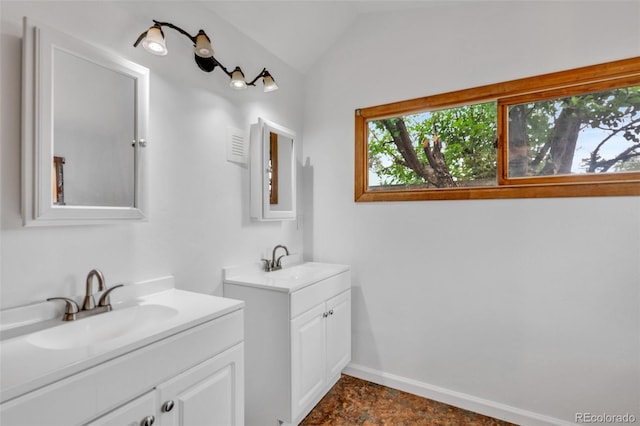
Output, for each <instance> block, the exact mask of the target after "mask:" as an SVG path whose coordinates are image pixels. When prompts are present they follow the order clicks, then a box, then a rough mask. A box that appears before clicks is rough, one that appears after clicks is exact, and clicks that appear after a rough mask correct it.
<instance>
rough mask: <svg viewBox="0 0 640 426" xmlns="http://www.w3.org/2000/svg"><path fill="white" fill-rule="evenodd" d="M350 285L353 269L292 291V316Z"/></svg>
mask: <svg viewBox="0 0 640 426" xmlns="http://www.w3.org/2000/svg"><path fill="white" fill-rule="evenodd" d="M350 287H351V271H345V272H342V273H340V274H338V275H334V276H332V277H329V278H327V279H326V280H322V281H319V282H317V283H315V284H311V285H310V286H308V287H305V288H303V289H301V290H298V291H296V292H294V293H292V294H291V308H290V309H291V316H290V318H291V319H292V318H295V317H297V316H298V315H300V314H301V313H303V312H306V311H308V310H309V309H311V308H313V307H314V306H316V305H317V304H318V303H321V302H324V301H325V300H327V299H329V298H331V297H333V296H335V295H337V294H339V293H342V292H343V291H345V290H347V289H349V288H350Z"/></svg>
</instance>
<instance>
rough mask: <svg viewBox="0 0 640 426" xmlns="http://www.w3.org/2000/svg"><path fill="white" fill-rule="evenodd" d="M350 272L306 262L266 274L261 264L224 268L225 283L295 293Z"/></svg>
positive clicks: (332, 264)
mask: <svg viewBox="0 0 640 426" xmlns="http://www.w3.org/2000/svg"><path fill="white" fill-rule="evenodd" d="M348 270H350V266H349V265H340V264H335V263H318V262H304V263H301V264H297V265H293V266H286V265H285V267H284V268H283V269H280V270H278V271H272V272H265V271H264V270H263V268H262V264H261V263H260V262H256V263H251V264H248V265H242V266H233V267H227V268H223V273H224V283H225V284H232V285H245V286H250V287H260V288H265V289H268V290H273V291H281V292H287V293H293V292H294V291H298V290H300V289H302V288H304V287H307V286H309V285H311V284H314V283H316V282H318V281H321V280H324V279H327V278H329V277H332V276H334V275H338V274H341V273H343V272H346V271H348Z"/></svg>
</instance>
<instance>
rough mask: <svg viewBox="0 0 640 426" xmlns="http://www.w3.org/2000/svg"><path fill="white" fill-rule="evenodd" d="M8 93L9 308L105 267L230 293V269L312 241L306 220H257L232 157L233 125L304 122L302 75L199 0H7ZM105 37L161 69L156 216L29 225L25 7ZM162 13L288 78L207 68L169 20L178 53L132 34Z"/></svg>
mask: <svg viewBox="0 0 640 426" xmlns="http://www.w3.org/2000/svg"><path fill="white" fill-rule="evenodd" d="M0 12H1V17H0V19H1V21H0V24H1V40H0V41H1V43H2V44H1V49H2V50H1V56H0V59H1V61H2V75H1V80H0V84H1V86H0V89H1V92H2V97H1V102H2V105H1V107H2V121H1V126H0V129H1V130H0V135H1V138H2V139H1V142H2V144H1V151H0V154H1V155H0V156H1V179H2V182H1V195H2V198H1V199H2V230H1V234H0V237H1V250H2V252H1V254H2V259H1V262H0V267H1V275H0V276H1V283H0V291H1V296H2V297H1V302H0V306H1V307H2V308H6V307H12V306H17V305H21V304H26V303H32V302H37V301H42V300H44V299H45V298H47V297H52V296H70V295H81V294H83V293H84V283H85V277H86V274H87V273H88V272H89V270H90V269H92V268H100V269H101V270H102V271H103V272H104V274H105V277H106V279H107V281H108V284H109V285H112V284H114V283H116V282H121V281H124V282H132V281H139V280H144V279H149V278H153V277H157V276H161V275H163V274H174V275H175V276H176V283H177V285H178V286H179V287H181V288H184V289H188V290H193V291H198V292H204V293H217V294H221V293H222V286H221V285H220V284H221V279H222V273H221V268H222V267H223V266H227V265H234V264H238V263H245V262H251V261H255V260H259V259H260V257H263V256H264V255H266V254H267V252H268V251H269V250H270V249H271V248H272V247H273V246H274V245H276V244H278V243H283V244H287V245H288V246H289V248H290V249H291V251H292V252H299V251H300V250H301V248H302V231H301V230H297V229H296V223H295V222H286V223H253V222H250V220H249V194H248V190H249V187H248V185H249V177H248V169H247V168H246V167H242V166H239V165H237V164H233V163H228V162H227V161H226V140H225V139H226V134H227V126H231V127H236V128H242V129H246V131H247V132H248V130H249V125H250V124H251V123H253V122H256V121H257V118H258V116H263V117H264V118H266V119H269V120H273V121H275V122H277V123H280V124H282V125H284V126H287V127H290V128H292V129H293V130H295V131H296V133H297V134H298V135H300V134H301V133H302V96H301V92H302V76H300V75H299V74H298V73H297V72H295V71H293V70H292V69H291V68H290V67H288V66H287V65H285V64H284V63H283V62H282V61H280V60H279V59H276V58H275V57H273V56H272V55H270V54H268V53H266V52H265V50H264V49H263V48H261V47H259V46H258V45H257V43H255V42H253V41H250V40H249V39H247V38H246V37H245V36H243V35H242V34H241V33H240V32H239V31H238V30H236V29H235V28H233V27H231V26H230V25H229V24H227V23H226V22H225V21H223V20H221V19H220V18H219V17H218V16H216V15H214V14H212V13H211V12H210V11H208V9H206V8H202V7H201V6H199V5H198V4H197V3H188V6H186V5H185V3H179V2H154V3H150V2H84V1H77V2H67V1H60V2H56V1H46V2H41V3H31V2H24V1H20V2H10V1H2V2H1V3H0ZM23 15H26V16H29V17H31V18H33V19H36V20H38V21H40V22H43V23H45V24H48V25H49V26H51V27H54V28H57V29H59V30H62V31H65V32H67V33H69V34H71V35H74V36H76V37H79V38H82V39H85V40H86V41H88V42H90V43H93V44H96V45H99V46H101V47H102V48H104V49H107V50H110V51H112V52H114V53H117V54H119V55H121V56H124V57H125V58H127V59H130V60H132V61H134V62H137V63H139V64H141V65H143V66H146V67H148V68H149V69H150V70H151V85H150V89H151V90H150V93H151V95H150V96H151V99H150V128H149V138H148V139H149V145H148V148H147V155H148V157H149V160H150V163H149V178H150V179H149V181H150V196H149V202H150V206H149V221H148V222H146V223H134V224H126V225H114V226H78V227H51V228H24V227H22V225H21V219H20V102H21V101H20V81H21V80H20V72H21V62H20V61H21V37H22V36H21V34H22V16H23ZM152 19H158V20H164V21H169V22H172V23H174V24H176V25H178V26H181V27H183V28H185V29H186V30H187V31H189V32H191V33H192V34H195V33H196V32H197V31H198V29H200V28H202V29H204V30H205V31H206V32H207V33H208V34H209V35H210V37H211V38H212V42H213V44H214V48H215V49H216V57H217V58H218V59H219V60H220V61H222V62H223V63H224V64H225V65H226V66H227V67H231V68H232V69H233V67H235V65H240V66H241V67H242V69H243V70H244V71H245V74H246V75H247V78H253V76H254V75H256V74H258V73H259V72H260V71H261V70H262V67H263V66H265V67H267V68H268V69H269V70H270V71H271V73H272V74H273V75H274V76H275V78H276V80H277V81H278V83H279V85H280V87H281V89H280V90H278V91H276V92H272V93H263V92H262V88H261V87H256V88H251V89H248V90H246V91H243V92H237V91H234V90H232V89H230V88H229V87H228V81H229V79H228V78H227V76H226V75H224V73H223V72H222V71H220V70H215V71H214V72H212V73H211V74H206V73H203V72H202V71H200V70H199V69H198V68H197V66H196V64H195V62H194V61H193V50H192V48H191V47H190V46H191V44H190V41H189V40H187V39H186V38H185V37H183V36H181V35H180V34H178V33H177V32H175V31H172V30H167V31H166V37H167V44H168V48H169V54H168V55H167V56H165V57H155V56H153V55H149V54H148V53H146V52H145V51H144V50H143V49H142V48H137V49H135V48H134V47H133V42H134V41H135V40H136V38H137V37H138V35H139V34H140V33H141V32H143V31H144V30H146V29H147V28H148V27H149V26H151V25H152Z"/></svg>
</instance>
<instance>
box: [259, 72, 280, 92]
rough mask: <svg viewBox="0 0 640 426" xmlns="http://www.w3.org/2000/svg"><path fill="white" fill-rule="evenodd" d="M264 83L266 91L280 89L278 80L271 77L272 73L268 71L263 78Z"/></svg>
mask: <svg viewBox="0 0 640 426" xmlns="http://www.w3.org/2000/svg"><path fill="white" fill-rule="evenodd" d="M262 83H263V84H264V91H265V92H273V91H274V90H278V85H277V84H276V81H275V80H274V79H273V77H271V74H269V73H266V75H265V76H264V78H263V79H262Z"/></svg>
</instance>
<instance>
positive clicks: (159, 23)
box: [153, 19, 204, 46]
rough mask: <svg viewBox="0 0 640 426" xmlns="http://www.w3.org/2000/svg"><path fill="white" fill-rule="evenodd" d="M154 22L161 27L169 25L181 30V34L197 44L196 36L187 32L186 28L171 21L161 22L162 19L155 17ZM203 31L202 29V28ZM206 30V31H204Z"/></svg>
mask: <svg viewBox="0 0 640 426" xmlns="http://www.w3.org/2000/svg"><path fill="white" fill-rule="evenodd" d="M153 23H154V24H156V25H158V26H160V27H169V28H171V29H174V30H176V31H177V32H179V33H180V34H182V35H184V36H185V37H187V38H188V39H189V40H191V41H192V42H193V45H194V46H195V44H196V38H195V36H192V35H191V34H189V33H188V32H186V31H185V30H183V29H182V28H180V27H179V26H177V25H173V24H172V23H170V22H160V21H156V20H155V19H154V20H153ZM200 31H202V30H200ZM202 32H204V31H202Z"/></svg>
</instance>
